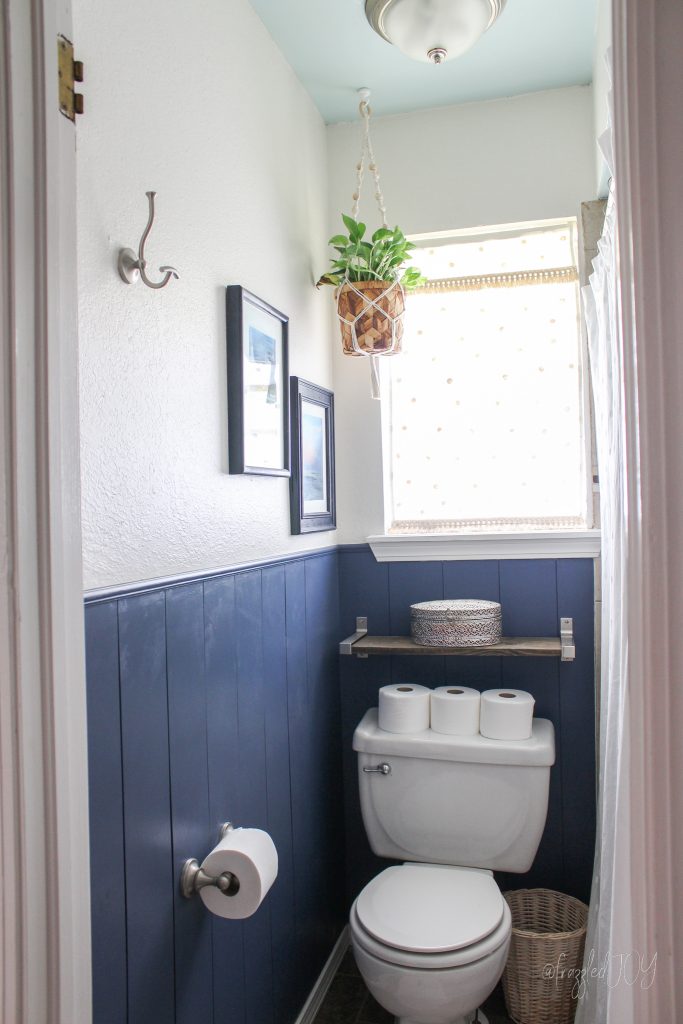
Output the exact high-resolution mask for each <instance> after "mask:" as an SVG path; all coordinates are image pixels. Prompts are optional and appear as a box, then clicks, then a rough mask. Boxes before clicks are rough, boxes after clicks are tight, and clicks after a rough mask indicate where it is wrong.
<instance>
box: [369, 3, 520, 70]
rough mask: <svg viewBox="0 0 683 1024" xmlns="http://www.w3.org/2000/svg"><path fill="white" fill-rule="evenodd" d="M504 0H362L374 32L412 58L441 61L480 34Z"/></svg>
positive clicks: (434, 61)
mask: <svg viewBox="0 0 683 1024" xmlns="http://www.w3.org/2000/svg"><path fill="white" fill-rule="evenodd" d="M504 7H505V0H365V13H366V15H367V18H368V21H369V22H370V24H371V25H372V27H373V28H374V30H375V32H377V33H378V34H379V35H381V36H382V37H383V38H384V39H386V40H387V42H389V43H392V44H393V45H394V46H395V47H396V49H397V50H400V51H401V53H405V54H406V56H407V57H412V59H413V60H421V61H426V62H431V63H432V64H442V63H443V62H444V61H445V60H450V59H451V58H452V57H459V56H460V55H461V54H462V53H465V51H466V50H469V48H470V47H471V46H474V44H475V43H476V42H477V40H478V39H479V38H480V37H481V36H483V34H484V32H486V30H487V29H488V28H490V27H491V25H493V23H494V21H495V20H496V19H497V18H498V15H499V14H500V13H501V11H502V10H503V8H504Z"/></svg>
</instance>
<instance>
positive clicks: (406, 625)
mask: <svg viewBox="0 0 683 1024" xmlns="http://www.w3.org/2000/svg"><path fill="white" fill-rule="evenodd" d="M442 598H443V563H442V562H391V563H390V565H389V609H390V616H391V633H392V634H397V635H408V634H409V633H410V606H411V604H415V603H417V602H418V601H438V600H441V599H442ZM391 681H392V683H418V684H419V685H421V686H429V687H432V688H433V687H435V686H443V685H444V683H445V682H446V659H445V658H438V657H431V658H415V657H401V658H394V659H393V665H392V669H391Z"/></svg>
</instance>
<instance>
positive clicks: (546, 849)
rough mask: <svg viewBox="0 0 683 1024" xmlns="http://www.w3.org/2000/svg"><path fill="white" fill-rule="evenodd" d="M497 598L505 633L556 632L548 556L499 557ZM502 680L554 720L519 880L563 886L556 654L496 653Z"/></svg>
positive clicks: (514, 884) (514, 882)
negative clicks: (534, 828) (543, 807)
mask: <svg viewBox="0 0 683 1024" xmlns="http://www.w3.org/2000/svg"><path fill="white" fill-rule="evenodd" d="M500 600H501V604H502V607H503V632H504V633H505V634H506V635H508V636H558V635H559V628H560V625H559V615H558V611H557V572H556V563H555V561H554V560H553V559H537V560H534V561H531V560H529V561H526V560H519V561H507V562H501V563H500ZM501 665H502V685H503V686H505V687H509V688H512V689H519V690H528V691H529V692H530V693H531V694H532V695H533V696H534V698H535V700H536V706H535V708H534V714H535V715H536V716H538V717H539V718H549V719H550V721H551V722H552V723H553V724H554V726H555V746H556V757H557V760H556V763H555V766H554V767H553V769H552V770H551V774H550V795H549V800H548V817H547V821H546V828H545V832H544V833H543V838H542V840H541V845H540V846H539V849H538V853H537V855H536V860H535V862H534V865H533V867H532V869H531V872H530V873H529V874H528V875H525V876H524V878H523V879H520V878H519V877H512V878H511V879H510V880H509V883H508V884H511V887H519V886H520V885H538V886H548V887H550V888H560V889H561V888H562V882H563V878H564V867H563V830H562V823H563V818H562V769H561V763H562V723H561V717H560V686H559V662H558V659H557V658H501Z"/></svg>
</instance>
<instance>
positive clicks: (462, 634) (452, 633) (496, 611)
mask: <svg viewBox="0 0 683 1024" xmlns="http://www.w3.org/2000/svg"><path fill="white" fill-rule="evenodd" d="M410 633H411V635H412V638H413V640H414V641H415V643H416V644H421V645H423V646H429V647H487V646H489V645H490V644H495V643H498V641H499V640H500V638H501V633H502V630H501V610H500V605H499V604H498V602H497V601H475V600H452V601H421V602H420V603H419V604H411V606H410Z"/></svg>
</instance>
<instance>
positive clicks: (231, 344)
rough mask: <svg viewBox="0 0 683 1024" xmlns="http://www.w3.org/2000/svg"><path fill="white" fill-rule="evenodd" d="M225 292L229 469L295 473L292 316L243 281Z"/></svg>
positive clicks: (257, 472) (270, 474)
mask: <svg viewBox="0 0 683 1024" xmlns="http://www.w3.org/2000/svg"><path fill="white" fill-rule="evenodd" d="M225 295H226V341H227V364H228V366H227V368H228V469H229V472H230V473H232V474H234V473H254V474H257V475H262V476H290V454H289V450H290V443H289V389H288V380H289V317H287V316H285V314H284V313H281V312H280V311H279V310H277V309H275V307H274V306H271V305H270V304H269V303H267V302H265V301H264V300H263V299H260V298H259V297H258V296H257V295H253V294H252V293H251V292H249V291H247V290H246V288H242V286H241V285H238V284H233V285H228V287H227V288H226V290H225ZM270 406H272V407H273V408H272V409H270V408H269V407H270Z"/></svg>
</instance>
